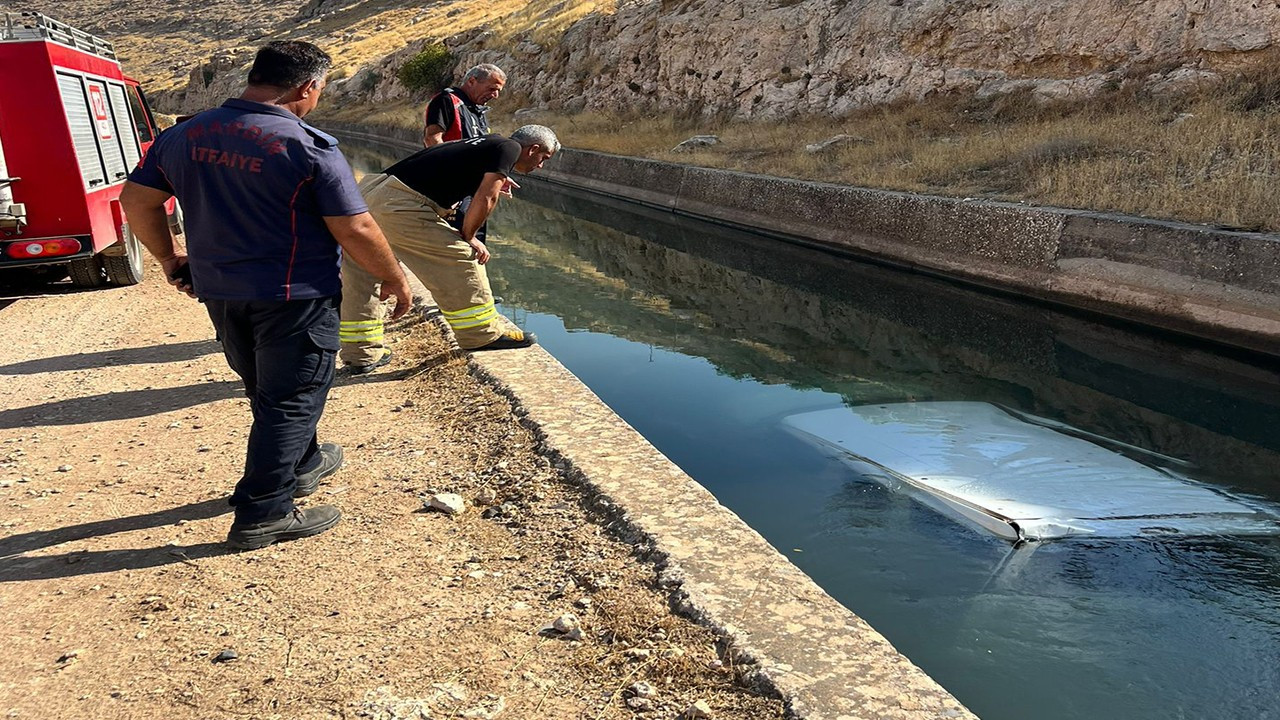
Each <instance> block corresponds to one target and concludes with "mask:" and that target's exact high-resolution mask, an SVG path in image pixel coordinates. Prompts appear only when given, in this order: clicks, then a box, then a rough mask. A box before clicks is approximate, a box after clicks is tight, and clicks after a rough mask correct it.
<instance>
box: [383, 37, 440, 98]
mask: <svg viewBox="0 0 1280 720" xmlns="http://www.w3.org/2000/svg"><path fill="white" fill-rule="evenodd" d="M453 63H454V58H453V54H452V53H450V52H449V50H448V49H446V48H445V46H444V45H441V44H440V43H436V44H434V45H428V46H427V47H425V48H423V50H422V52H420V53H418V54H417V55H414V56H413V57H411V58H409V60H408V62H406V63H405V64H404V65H401V66H400V70H399V72H397V73H396V77H398V78H400V82H401V83H403V84H404V86H405V87H407V88H409V89H410V90H414V91H419V90H436V89H438V88H441V87H444V85H445V83H446V82H447V81H448V79H449V71H450V69H452V68H453Z"/></svg>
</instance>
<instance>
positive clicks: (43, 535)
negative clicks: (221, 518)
mask: <svg viewBox="0 0 1280 720" xmlns="http://www.w3.org/2000/svg"><path fill="white" fill-rule="evenodd" d="M230 511H232V506H230V505H229V503H228V502H227V498H225V497H215V498H212V500H206V501H204V502H195V503H191V505H183V506H179V507H170V509H168V510H157V511H155V512H147V514H146V515H132V516H129V518H113V519H110V520H95V521H92V523H83V524H79V525H68V527H65V528H54V529H51V530H32V532H29V533H22V534H17V536H12V537H8V538H4V539H0V578H3V577H4V575H6V574H8V573H9V571H10V570H12V569H13V565H14V564H15V562H17V561H18V560H17V556H19V555H22V553H24V552H31V551H33V550H41V548H45V547H52V546H55V544H61V543H64V542H73V541H81V539H86V538H96V537H102V536H110V534H115V533H127V532H131V530H142V529H146V528H159V527H161V525H173V524H174V523H177V521H178V520H205V519H209V518H216V516H218V515H223V514H225V512H230ZM165 550H174V546H166V548H165ZM177 550H183V548H177ZM113 552H116V551H113ZM128 552H133V551H128ZM184 552H186V551H184ZM95 555H110V553H109V552H96V553H95V552H87V553H86V552H78V553H77V552H70V553H67V555H64V556H56V557H63V559H65V557H73V556H95ZM187 555H189V553H187ZM32 560H38V561H44V560H49V559H45V557H41V559H31V557H28V559H23V560H22V562H27V561H32ZM63 564H64V565H67V564H68V562H67V561H65V560H64V561H63ZM95 571H97V570H95ZM73 574H74V573H73Z"/></svg>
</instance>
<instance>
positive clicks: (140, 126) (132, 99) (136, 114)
mask: <svg viewBox="0 0 1280 720" xmlns="http://www.w3.org/2000/svg"><path fill="white" fill-rule="evenodd" d="M129 107H130V108H132V109H133V125H134V127H135V128H137V130H138V142H144V143H149V142H151V141H152V140H154V139H155V135H154V134H152V132H151V111H150V110H148V109H147V107H146V105H144V104H143V102H142V98H140V97H138V88H136V87H130V88H129Z"/></svg>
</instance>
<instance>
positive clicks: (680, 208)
mask: <svg viewBox="0 0 1280 720" xmlns="http://www.w3.org/2000/svg"><path fill="white" fill-rule="evenodd" d="M351 129H352V130H358V129H356V128H351ZM361 134H362V135H364V136H365V137H372V136H374V134H373V133H370V132H369V131H367V130H366V131H365V132H364V133H361ZM377 134H379V135H381V136H382V137H383V138H384V140H385V139H386V138H387V136H388V135H391V136H393V137H394V138H395V139H396V140H398V141H400V143H401V144H403V145H404V146H405V147H406V148H409V147H412V148H417V147H420V144H419V142H420V141H419V138H418V137H417V134H416V133H415V132H413V131H408V130H394V131H388V132H387V133H377ZM537 177H538V178H540V179H542V180H549V181H552V182H556V183H561V184H564V185H569V186H572V187H577V188H583V189H587V190H592V191H595V192H598V193H603V194H606V195H610V196H614V197H619V198H624V199H627V200H631V201H634V202H639V203H643V204H645V205H650V206H653V207H659V208H663V209H666V210H669V211H671V212H674V213H679V214H683V215H690V216H694V217H699V218H704V219H709V220H714V221H718V222H722V223H727V224H730V225H734V226H738V227H744V228H749V229H753V230H757V231H764V232H767V233H771V234H775V235H778V236H781V237H783V238H784V239H787V240H790V241H798V242H805V243H813V244H817V245H821V246H824V247H828V248H832V249H835V250H838V251H844V252H849V253H853V254H856V255H859V256H862V257H866V258H870V259H874V260H877V261H880V262H885V263H889V264H893V265H898V266H901V267H906V268H911V269H914V270H918V271H923V272H928V273H931V274H935V275H940V276H943V277H947V278H951V279H955V280H960V281H963V282H967V283H972V284H976V285H980V286H984V287H986V288H989V289H993V290H999V291H1003V292H1012V293H1016V294H1019V295H1023V296H1026V297H1030V298H1034V299H1037V300H1042V301H1049V302H1052V303H1056V304H1060V305H1065V306H1068V307H1072V308H1076V309H1081V310H1086V311H1090V312H1095V313H1100V314H1103V315H1107V316H1111V317H1116V318H1121V319H1124V320H1129V321H1134V322H1137V323H1141V324H1144V325H1150V326H1153V327H1156V328H1161V329H1164V330H1169V331H1173V332H1176V333H1180V334H1184V335H1189V336H1192V337H1196V338H1201V339H1205V340H1209V341H1213V342H1217V343H1222V344H1225V345H1229V346H1233V347H1237V348H1243V349H1247V350H1251V351H1256V352H1261V353H1265V354H1269V355H1280V236H1276V235H1266V234H1261V233H1245V232H1230V231H1224V230H1217V229H1214V228H1210V227H1206V226H1199V225H1189V224H1185V223H1175V222H1166V221H1158V220H1146V219H1142V218H1136V217H1131V216H1123V215H1113V214H1106V213H1096V212H1087V211H1081V210H1065V209H1060V208H1045V207H1033V206H1027V205H1020V204H1015V203H999V202H990V201H978V200H968V199H957V198H946V197H938V196H930V195H916V194H912V193H901V192H890V191H885V190H869V189H865V188H855V187H848V186H844V185H832V184H828V183H818V182H806V181H802V180H791V179H786V178H776V177H770V176H765V175H752V174H748V173H741V172H733V171H728V170H716V169H710V168H700V167H693V166H689V165H678V164H675V163H668V162H660V161H656V160H644V159H638V158H631V157H622V156H618V155H608V154H605V153H598V152H591V151H584V150H573V149H565V150H564V151H563V152H562V153H560V155H559V156H558V157H556V158H554V159H553V160H551V161H550V162H548V163H547V165H546V167H545V168H544V169H543V170H541V171H539V173H538V175H537Z"/></svg>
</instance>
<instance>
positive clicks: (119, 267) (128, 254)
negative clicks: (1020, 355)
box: [102, 223, 143, 286]
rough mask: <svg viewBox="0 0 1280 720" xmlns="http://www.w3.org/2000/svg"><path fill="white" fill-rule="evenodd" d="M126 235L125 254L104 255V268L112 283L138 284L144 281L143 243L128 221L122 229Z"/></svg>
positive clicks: (122, 232)
mask: <svg viewBox="0 0 1280 720" xmlns="http://www.w3.org/2000/svg"><path fill="white" fill-rule="evenodd" d="M120 230H121V234H122V235H123V236H124V254H123V255H103V256H102V269H103V270H105V271H106V272H107V282H109V283H111V284H112V285H117V286H120V285H137V284H138V283H140V282H142V254H143V252H142V243H141V242H138V237H137V236H136V235H134V234H133V231H132V230H130V229H129V225H128V223H126V224H125V225H124V226H123V227H122V228H121V229H120Z"/></svg>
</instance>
